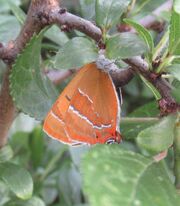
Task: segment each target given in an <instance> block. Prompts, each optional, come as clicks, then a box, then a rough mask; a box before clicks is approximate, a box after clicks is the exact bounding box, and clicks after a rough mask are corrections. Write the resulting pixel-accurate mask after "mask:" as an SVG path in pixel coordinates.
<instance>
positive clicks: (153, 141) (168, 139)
mask: <svg viewBox="0 0 180 206" xmlns="http://www.w3.org/2000/svg"><path fill="white" fill-rule="evenodd" d="M174 126H175V117H174V116H168V117H165V118H163V119H162V120H161V121H160V122H158V123H156V124H155V125H153V126H151V127H148V128H146V129H145V130H143V131H141V132H140V133H139V134H138V137H137V139H136V140H137V144H138V146H139V147H140V148H142V149H146V150H147V151H149V152H153V153H159V152H162V151H164V150H167V149H168V148H169V147H170V146H171V145H172V144H173V139H174Z"/></svg>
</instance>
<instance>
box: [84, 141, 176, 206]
mask: <svg viewBox="0 0 180 206" xmlns="http://www.w3.org/2000/svg"><path fill="white" fill-rule="evenodd" d="M82 172H83V175H84V190H85V192H86V194H87V195H88V199H89V202H90V205H93V206H99V205H108V206H109V205H112V206H119V205H123V206H140V205H143V206H152V205H158V206H178V205H179V202H180V198H179V197H178V195H177V193H176V190H175V187H174V186H173V184H172V182H171V181H170V179H169V176H168V174H167V172H166V169H165V166H164V164H163V162H159V163H155V162H154V161H153V160H152V159H149V158H145V157H143V156H142V155H140V154H137V153H134V152H130V151H126V150H123V149H121V147H120V146H119V145H110V146H109V145H97V146H95V147H93V148H92V149H91V150H90V152H89V153H88V154H87V155H86V156H85V158H84V160H83V164H82Z"/></svg>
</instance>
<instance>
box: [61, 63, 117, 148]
mask: <svg viewBox="0 0 180 206" xmlns="http://www.w3.org/2000/svg"><path fill="white" fill-rule="evenodd" d="M86 67H88V68H89V69H88V70H87V71H86V73H84V75H83V77H82V79H81V82H80V84H79V86H78V88H77V90H76V91H75V94H74V95H73V97H72V100H71V103H70V107H69V109H68V111H67V113H66V117H65V122H66V127H67V131H68V134H69V135H70V136H71V137H73V139H75V140H78V141H85V142H88V143H90V144H96V143H105V142H106V140H107V139H108V138H109V137H113V136H115V135H116V125H117V114H118V102H117V101H118V99H117V95H116V93H115V89H114V86H113V83H112V80H111V78H110V77H109V75H108V73H105V72H104V71H102V70H100V69H98V68H97V66H96V64H95V63H91V64H88V65H86ZM87 80H88V81H87Z"/></svg>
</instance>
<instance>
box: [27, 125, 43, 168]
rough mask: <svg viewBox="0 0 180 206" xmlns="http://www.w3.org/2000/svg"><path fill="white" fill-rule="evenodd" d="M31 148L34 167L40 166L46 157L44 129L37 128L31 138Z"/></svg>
mask: <svg viewBox="0 0 180 206" xmlns="http://www.w3.org/2000/svg"><path fill="white" fill-rule="evenodd" d="M29 147H30V149H31V160H32V163H33V166H34V167H35V168H37V167H38V166H40V163H41V161H42V158H43V156H44V138H43V131H42V127H40V126H39V127H36V128H35V129H34V131H33V132H32V133H31V134H30V137H29Z"/></svg>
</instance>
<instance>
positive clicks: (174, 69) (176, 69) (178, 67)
mask: <svg viewBox="0 0 180 206" xmlns="http://www.w3.org/2000/svg"><path fill="white" fill-rule="evenodd" d="M167 70H168V71H169V72H170V73H171V74H172V75H173V76H174V78H176V79H177V80H179V81H180V64H173V65H171V66H169V67H168V68H167Z"/></svg>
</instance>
